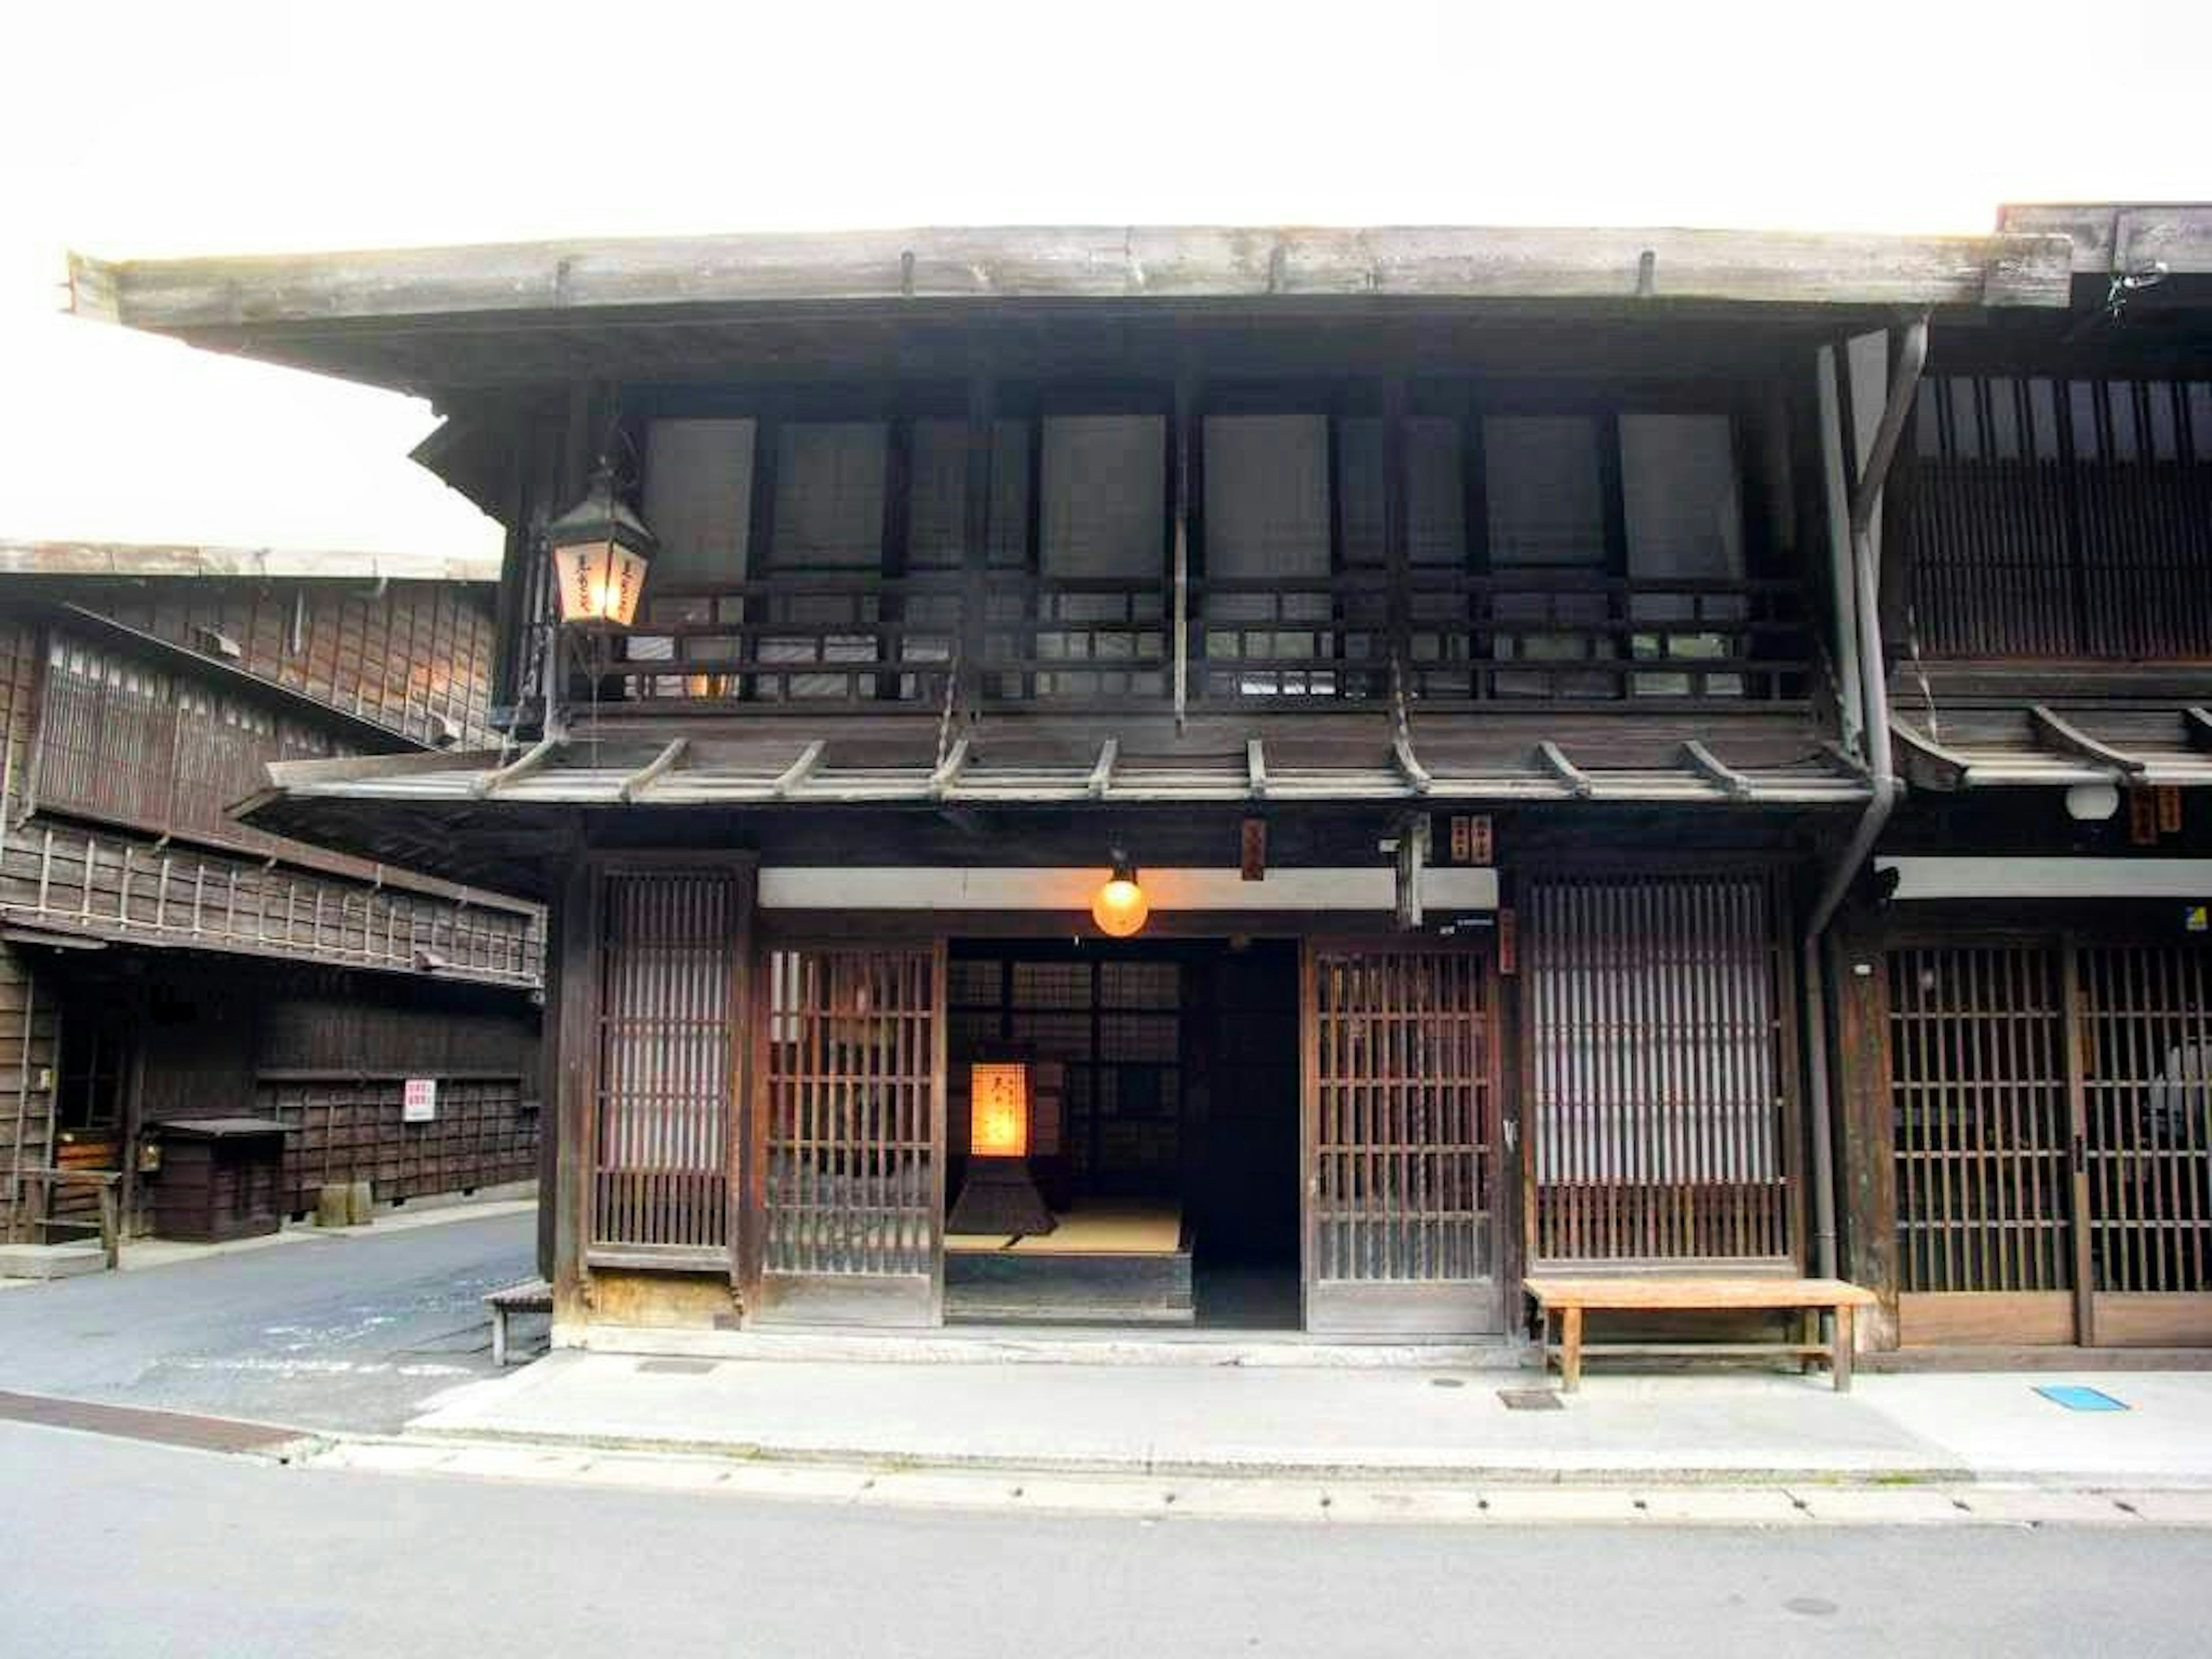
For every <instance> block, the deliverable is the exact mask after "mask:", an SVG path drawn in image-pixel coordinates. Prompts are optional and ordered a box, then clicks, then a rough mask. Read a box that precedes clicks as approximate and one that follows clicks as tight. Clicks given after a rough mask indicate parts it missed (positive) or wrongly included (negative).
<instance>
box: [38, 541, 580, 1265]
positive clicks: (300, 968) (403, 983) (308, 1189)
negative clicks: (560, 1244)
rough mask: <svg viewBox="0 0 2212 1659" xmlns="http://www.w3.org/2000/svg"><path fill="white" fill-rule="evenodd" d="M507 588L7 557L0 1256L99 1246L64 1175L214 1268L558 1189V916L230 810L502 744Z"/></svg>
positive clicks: (319, 561)
mask: <svg viewBox="0 0 2212 1659" xmlns="http://www.w3.org/2000/svg"><path fill="white" fill-rule="evenodd" d="M493 574H495V573H494V572H492V571H491V570H489V569H487V568H483V564H481V563H480V564H478V565H473V566H471V565H468V564H460V565H455V564H453V563H451V562H446V561H439V560H428V559H419V560H410V559H407V558H393V557H389V556H382V557H371V556H363V555H348V554H326V553H314V554H298V555H287V554H281V553H264V552H246V551H238V550H224V549H211V548H202V547H149V546H141V545H114V544H63V543H5V544H0V733H4V737H5V744H4V749H0V778H3V779H4V783H3V784H0V794H4V811H0V1237H13V1238H16V1239H22V1240H39V1239H46V1238H60V1237H68V1236H69V1235H70V1233H72V1232H73V1231H76V1230H77V1229H78V1227H79V1226H80V1225H82V1224H85V1223H87V1222H88V1221H89V1220H90V1218H91V1217H92V1216H93V1214H94V1188H91V1187H90V1186H88V1185H87V1184H85V1183H82V1182H73V1181H64V1180H60V1179H58V1178H57V1177H56V1176H55V1175H54V1173H53V1172H55V1171H58V1170H64V1171H77V1172H106V1173H108V1174H111V1175H112V1176H115V1177H116V1179H117V1182H118V1186H119V1188H120V1190H121V1196H122V1200H123V1204H122V1209H123V1215H124V1220H125V1227H126V1229H127V1230H129V1231H156V1230H166V1231H173V1232H179V1233H180V1234H181V1235H182V1236H203V1237H220V1236H226V1235H228V1234H231V1233H234V1232H236V1231H241V1230H266V1229H267V1228H268V1227H270V1226H271V1225H276V1223H277V1222H279V1221H281V1219H282V1218H283V1217H284V1216H286V1215H287V1214H300V1213H303V1212H306V1211H308V1210H310V1209H312V1208H313V1206H314V1202H315V1188H317V1187H319V1186H320V1185H322V1184H324V1183H325V1182H354V1181H368V1182H371V1183H372V1185H373V1188H374V1194H375V1196H376V1198H377V1199H378V1200H382V1201H386V1202H392V1201H404V1200H407V1199H410V1198H416V1197H422V1196H428V1195H431V1194H447V1193H453V1192H459V1191H463V1190H468V1189H473V1188H480V1187H489V1186H496V1185H501V1184H504V1183H509V1182H527V1181H530V1180H532V1179H534V1178H535V1176H536V1174H537V1157H538V1081H537V1077H538V1073H537V1055H536V1044H537V1036H538V1029H537V1028H538V1010H537V1007H536V1000H537V998H538V996H539V994H540V992H541V987H542V981H543V965H542V963H543V949H544V921H543V915H542V912H541V911H540V909H539V908H538V906H537V905H535V904H533V903H532V902H528V901H527V900H523V899H517V898H513V897H510V896H505V895H503V894H501V893H498V892H495V891H491V890H485V889H482V888H477V887H471V886H464V885H460V884H455V883H453V882H452V881H449V880H446V879H444V878H440V877H436V876H433V875H426V874H423V873H422V872H418V871H416V870H413V869H410V868H409V867H408V866H407V865H406V863H405V862H404V860H390V861H381V860H362V859H359V858H354V857H349V856H346V855H343V854H337V853H333V852H331V851H330V850H328V849H326V848H318V847H312V846H308V845H306V844H304V843H301V842H295V841H292V840H289V839H287V838H285V837H283V836H277V835H271V834H270V833H268V832H266V831H264V830H262V829H253V828H249V827H248V826H246V825H245V824H242V823H239V822H238V821H237V820H236V819H234V817H231V816H230V814H229V811H228V808H229V807H230V805H232V803H234V801H236V800H237V799H240V797H241V796H244V795H246V794H249V793H252V791H253V790H254V789H255V788H256V787H258V786H259V785H260V783H261V782H262V781H263V780H264V777H265V773H264V767H265V765H266V764H267V763H270V762H271V761H276V760H284V759H295V758H304V757H315V758H319V759H328V760H336V761H341V762H343V761H348V760H350V759H353V758H356V757H395V756H405V755H409V754H435V753H437V752H439V751H440V750H441V748H448V747H452V746H453V745H457V744H459V745H465V744H471V743H478V742H482V741H483V740H484V738H485V737H486V736H487V734H488V733H489V730H490V727H489V702H490V686H491V663H492V655H493V648H494V629H493V602H492V600H493V592H494V588H493V585H492V582H491V580H490V577H491V576H492V575H493ZM410 1078H417V1079H428V1080H430V1081H431V1082H433V1083H434V1084H435V1093H436V1094H437V1097H438V1098H437V1102H436V1104H435V1108H434V1115H433V1116H432V1117H431V1118H430V1119H429V1120H428V1121H422V1122H413V1123H409V1122H403V1121H402V1102H401V1095H402V1092H403V1090H404V1085H405V1082H406V1080H407V1079H410ZM272 1125H273V1126H276V1128H277V1129H278V1130H279V1131H281V1133H279V1134H278V1135H276V1137H274V1138H273V1139H272V1138H271V1136H270V1134H269V1133H267V1131H268V1130H269V1128H270V1126H272ZM257 1126H258V1127H257ZM187 1188H190V1189H191V1191H190V1192H189V1193H188V1192H187V1191H186V1189H187Z"/></svg>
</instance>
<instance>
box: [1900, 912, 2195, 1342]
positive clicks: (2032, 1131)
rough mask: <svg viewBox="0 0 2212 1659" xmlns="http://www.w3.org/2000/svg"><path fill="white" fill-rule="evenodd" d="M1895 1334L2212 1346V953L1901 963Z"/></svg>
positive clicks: (2130, 951) (1915, 957)
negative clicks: (1896, 1330) (1896, 1313)
mask: <svg viewBox="0 0 2212 1659" xmlns="http://www.w3.org/2000/svg"><path fill="white" fill-rule="evenodd" d="M1889 966H1890V972H1889V980H1888V984H1887V994H1888V1004H1889V1010H1888V1027H1889V1056H1890V1061H1889V1063H1890V1078H1889V1085H1890V1106H1891V1120H1892V1122H1893V1127H1894V1133H1895V1149H1894V1158H1895V1163H1894V1172H1895V1182H1896V1192H1897V1264H1898V1268H1897V1272H1898V1291H1899V1295H1898V1334H1899V1340H1902V1341H1904V1342H1905V1343H1908V1344H1926V1343H1938V1344H1941V1343H1981V1342H1999V1343H2022V1344H2034V1343H2069V1342H2080V1343H2084V1344H2090V1345H2094V1346H2100V1347H2124V1346H2166V1345H2169V1344H2206V1343H2212V953H2209V952H2207V951H2205V950H2204V949H2203V948H2202V947H2201V946H2187V945H2170V944H2169V945H2130V944H2084V945H2076V944H2073V943H2069V942H2066V941H2047V942H2043V943H2037V942H2033V941H2029V942H2003V943H1991V944H1968V945H1950V944H1946V945H1934V944H1928V945H1918V944H1915V945H1904V946H1900V947H1899V948H1898V949H1895V950H1893V951H1891V953H1890V963H1889Z"/></svg>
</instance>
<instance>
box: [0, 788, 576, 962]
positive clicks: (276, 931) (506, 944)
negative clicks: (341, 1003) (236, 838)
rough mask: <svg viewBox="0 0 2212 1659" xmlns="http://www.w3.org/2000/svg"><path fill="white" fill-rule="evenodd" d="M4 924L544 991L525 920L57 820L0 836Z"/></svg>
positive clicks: (540, 936)
mask: <svg viewBox="0 0 2212 1659" xmlns="http://www.w3.org/2000/svg"><path fill="white" fill-rule="evenodd" d="M0 921H5V922H7V923H8V924H9V925H10V926H18V927H22V926H27V927H39V928H44V929H54V930H58V931H61V932H65V933H79V934H85V935H89V936H93V937H96V938H101V939H118V940H130V941H137V942H143V943H145V944H149V945H173V946H179V947H184V948H188V949H192V950H202V951H229V952H236V953H241V954H245V955H248V956H263V957H282V958H284V959H287V960H291V961H307V962H319V963H328V964H330V965H331V966H334V967H345V968H376V969H389V970H394V971H398V972H403V973H437V974H442V975H447V976H448V977H451V978H455V979H471V980H481V981H489V982H491V983H494V984H500V985H512V986H518V987H534V986H537V985H539V984H542V983H543V982H544V923H543V919H542V917H541V915H539V913H538V911H537V910H536V909H535V908H518V907H517V906H516V905H514V904H513V903H512V902H507V901H489V902H482V903H470V902H464V901H462V900H460V899H458V898H454V897H448V896H440V895H438V894H435V893H428V892H420V891H416V890H411V889H410V888H407V887H403V886H399V885H396V884H395V885H387V886H383V887H378V886H374V885H372V884H368V883H366V882H361V881H353V880H348V879H345V878H341V877H336V876H326V875H323V874H320V873H318V872H311V871H306V870H301V869H296V868H293V867H291V866H285V865H281V864H278V863H276V862H275V861H274V860H270V861H266V862H249V861H247V860H243V859H236V858H227V857H224V856H222V855H221V854H215V853H203V852H200V851H198V850H197V849H196V848H189V847H185V846H182V845H179V844H174V843H172V844H168V845H162V844H161V843H157V842H148V841H146V840H144V839H143V838H139V837H136V836H123V835H114V834H106V833H103V832H101V831H100V830H98V829H94V828H91V827H90V826H88V825H85V824H81V823H70V822H66V821H60V820H56V821H48V820H46V819H44V818H33V819H32V820H30V821H29V822H27V823H20V824H5V825H0Z"/></svg>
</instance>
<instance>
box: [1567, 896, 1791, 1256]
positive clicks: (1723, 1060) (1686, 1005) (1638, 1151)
mask: <svg viewBox="0 0 2212 1659" xmlns="http://www.w3.org/2000/svg"><path fill="white" fill-rule="evenodd" d="M1783 915H1784V898H1783V895H1782V893H1781V891H1780V883H1779V880H1778V878H1775V877H1772V876H1770V875H1766V874H1763V873H1760V874H1737V873H1725V874H1723V873H1715V874H1667V875H1636V874H1622V875H1575V876H1557V877H1543V878H1537V879H1535V880H1534V881H1532V882H1531V884H1530V885H1529V890H1528V903H1527V905H1526V907H1525V909H1524V912H1523V927H1524V933H1525V936H1526V938H1527V940H1528V969H1527V977H1526V984H1527V987H1528V990H1527V994H1526V997H1525V1001H1526V1004H1527V1009H1528V1015H1527V1018H1528V1042H1527V1056H1526V1061H1525V1065H1526V1079H1527V1090H1526V1092H1525V1094H1524V1098H1525V1099H1526V1100H1527V1101H1528V1103H1529V1121H1530V1137H1531V1141H1532V1146H1531V1159H1532V1162H1531V1166H1530V1167H1531V1170H1532V1172H1533V1176H1534V1193H1533V1198H1534V1203H1533V1205H1532V1206H1531V1235H1532V1236H1531V1240H1530V1255H1531V1259H1532V1261H1537V1262H1573V1261H1674V1260H1684V1259H1747V1258H1756V1259H1769V1260H1789V1259H1791V1258H1794V1257H1796V1256H1797V1255H1799V1254H1800V1241H1799V1237H1798V1234H1799V1225H1798V1208H1799V1206H1798V1195H1797V1189H1796V1182H1795V1175H1796V1168H1797V1162H1798V1158H1797V1146H1796V1135H1797V1127H1796V1124H1797V1113H1796V1052H1795V1024H1794V1018H1793V1015H1794V1010H1795V1007H1796V1000H1795V999H1796V993H1795V989H1794V986H1793V984H1792V981H1791V975H1790V961H1789V955H1788V952H1787V951H1785V950H1784V949H1783V948H1782V945H1781V940H1782V939H1783V937H1784V934H1783V931H1782V922H1783Z"/></svg>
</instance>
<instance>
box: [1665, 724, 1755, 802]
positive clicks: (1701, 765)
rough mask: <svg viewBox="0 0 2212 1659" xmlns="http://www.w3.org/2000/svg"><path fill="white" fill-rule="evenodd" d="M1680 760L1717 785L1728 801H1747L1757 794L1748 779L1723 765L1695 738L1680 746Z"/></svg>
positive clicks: (1719, 759) (1720, 760)
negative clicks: (1726, 794) (1724, 792)
mask: <svg viewBox="0 0 2212 1659" xmlns="http://www.w3.org/2000/svg"><path fill="white" fill-rule="evenodd" d="M1682 758H1683V759H1684V760H1686V761H1687V762H1689V763H1690V765H1691V767H1692V769H1693V770H1695V771H1697V772H1699V773H1701V774H1703V775H1704V776H1705V779H1706V780H1707V781H1709V782H1711V783H1716V784H1718V785H1719V786H1720V787H1722V788H1723V789H1724V790H1726V791H1727V792H1728V797H1729V799H1730V800H1749V799H1751V798H1752V797H1753V795H1754V794H1756V793H1758V791H1757V790H1756V789H1755V788H1754V787H1753V785H1752V781H1751V780H1750V779H1749V778H1747V777H1746V776H1744V775H1743V774H1742V773H1741V772H1739V771H1737V770H1736V769H1735V768H1734V767H1733V766H1729V765H1728V764H1727V763H1724V762H1723V760H1722V759H1721V757H1719V756H1717V755H1716V754H1715V753H1713V751H1712V750H1710V749H1708V748H1706V747H1705V744H1702V743H1699V741H1698V740H1697V739H1696V738H1690V739H1689V740H1688V741H1687V742H1686V743H1685V744H1683V745H1682Z"/></svg>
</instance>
